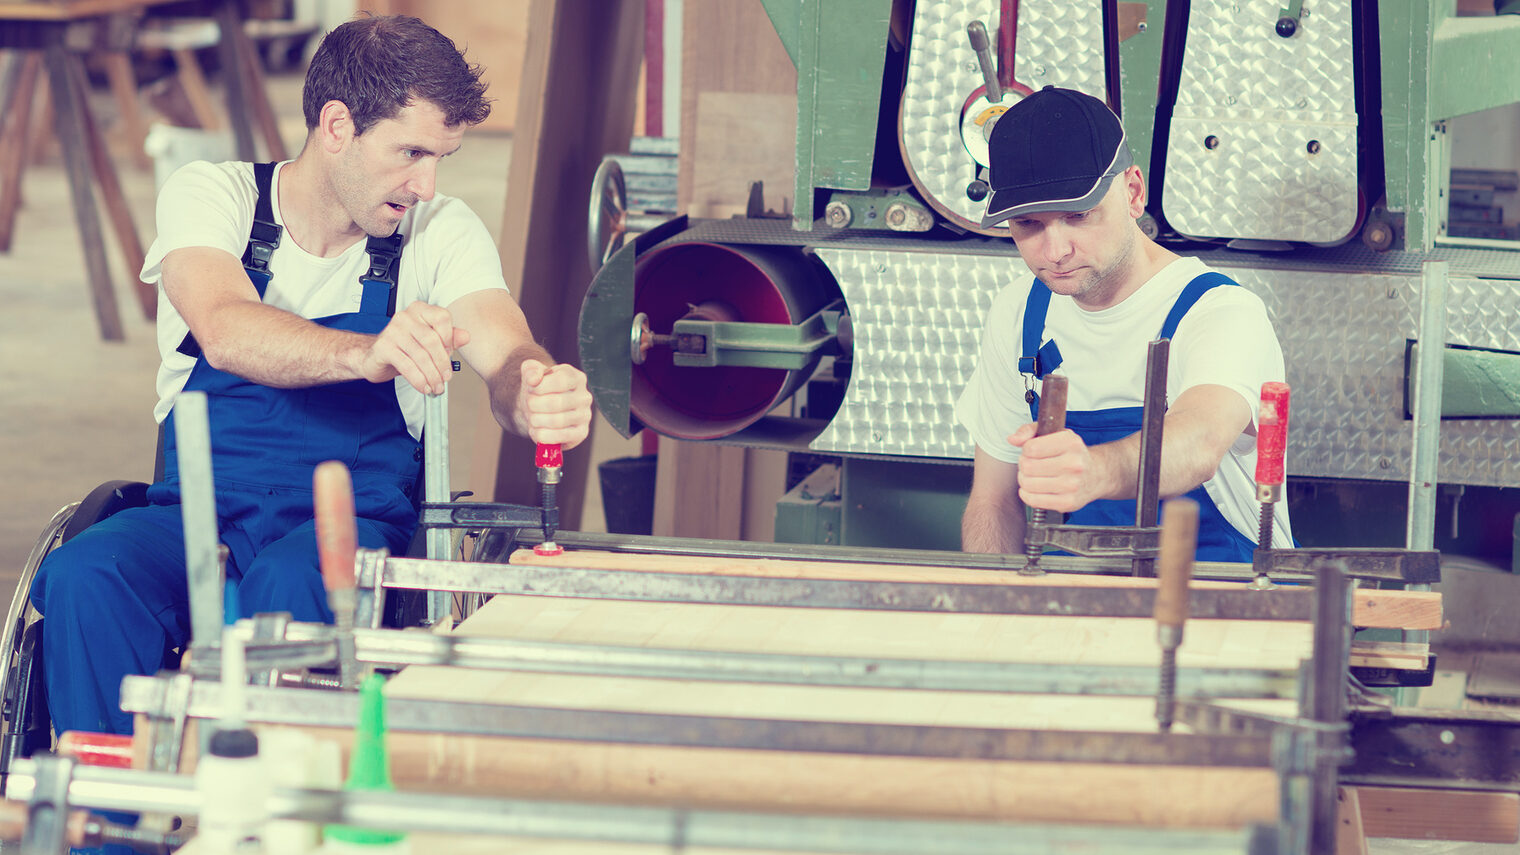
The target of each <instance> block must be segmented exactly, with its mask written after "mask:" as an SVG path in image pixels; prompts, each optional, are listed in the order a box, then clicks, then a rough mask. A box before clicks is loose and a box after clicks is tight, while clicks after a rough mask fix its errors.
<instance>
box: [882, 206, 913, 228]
mask: <svg viewBox="0 0 1520 855" xmlns="http://www.w3.org/2000/svg"><path fill="white" fill-rule="evenodd" d="M907 219H908V209H907V207H906V206H904V205H903V203H901V202H894V203H892V204H891V205H888V206H887V225H889V226H900V225H902V224H903V223H904V222H906V221H907Z"/></svg>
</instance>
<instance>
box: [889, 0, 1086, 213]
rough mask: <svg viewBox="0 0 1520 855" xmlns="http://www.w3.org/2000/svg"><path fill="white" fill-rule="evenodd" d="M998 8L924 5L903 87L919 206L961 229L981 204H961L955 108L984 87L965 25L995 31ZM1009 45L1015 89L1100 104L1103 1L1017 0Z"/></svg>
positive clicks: (965, 169) (962, 0)
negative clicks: (1086, 97)
mask: <svg viewBox="0 0 1520 855" xmlns="http://www.w3.org/2000/svg"><path fill="white" fill-rule="evenodd" d="M999 6H1000V4H999V3H998V2H997V0H953V2H952V1H951V0H946V2H928V0H924V2H920V3H919V4H918V6H917V8H916V10H915V12H914V16H913V35H912V38H911V41H910V43H909V53H908V71H907V79H906V81H905V83H904V86H903V101H902V122H901V134H902V137H901V140H900V142H901V144H902V152H903V158H904V160H905V161H906V164H907V167H908V171H909V173H910V174H911V175H912V176H913V179H914V184H915V185H916V186H917V187H918V189H919V190H920V191H921V192H922V193H923V194H924V197H925V200H926V201H928V202H929V204H930V205H932V206H933V207H934V208H935V209H936V210H937V211H939V212H940V213H941V214H942V215H944V216H946V217H948V218H949V219H950V220H951V221H953V222H955V223H957V224H958V225H961V226H975V225H976V224H978V223H980V222H981V218H982V212H983V210H984V209H985V204H984V203H983V202H973V201H971V200H970V199H969V198H967V197H966V185H967V184H969V183H970V182H971V181H972V179H974V178H975V177H976V171H975V167H976V163H975V161H973V160H972V159H971V156H970V155H969V154H967V153H966V148H965V146H964V145H963V144H962V143H961V136H960V124H961V109H962V107H963V106H964V105H965V103H966V99H967V98H968V97H969V96H970V95H971V93H972V92H973V91H974V90H975V89H976V88H977V87H978V86H981V85H982V75H981V71H980V70H979V68H978V66H977V62H976V54H975V53H973V52H972V50H971V43H970V42H969V41H968V40H967V37H966V25H967V24H969V23H971V22H972V21H974V20H981V21H982V22H983V23H985V24H986V25H987V28H988V30H989V31H993V32H995V31H996V29H997V27H998V9H999ZM1014 44H1015V51H1014V52H1015V56H1016V60H1015V64H1014V71H1015V76H1016V79H1017V80H1018V81H1019V82H1021V83H1024V84H1026V85H1028V86H1029V87H1031V88H1034V89H1038V88H1040V87H1041V86H1044V85H1046V84H1047V83H1049V84H1055V85H1058V86H1068V87H1071V88H1073V89H1080V90H1081V91H1083V92H1087V93H1089V94H1092V95H1095V96H1097V97H1099V98H1103V97H1104V94H1105V93H1104V88H1103V12H1102V2H1101V0H1023V2H1021V3H1019V29H1018V36H1017V38H1016V39H1015V42H1014Z"/></svg>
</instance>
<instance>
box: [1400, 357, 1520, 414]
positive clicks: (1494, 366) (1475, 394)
mask: <svg viewBox="0 0 1520 855" xmlns="http://www.w3.org/2000/svg"><path fill="white" fill-rule="evenodd" d="M1411 349H1412V353H1411V354H1410V355H1411V364H1414V365H1417V364H1419V360H1418V356H1419V349H1420V346H1419V345H1418V344H1415V345H1412V347H1411ZM1441 362H1442V368H1441V370H1442V373H1443V377H1442V385H1441V418H1443V419H1452V418H1480V417H1487V418H1520V353H1507V352H1503V351H1494V350H1474V349H1472V348H1460V347H1448V348H1446V352H1445V356H1444V358H1443V359H1442V360H1441ZM1406 384H1407V388H1406V392H1407V393H1408V394H1409V396H1410V397H1409V399H1410V400H1413V394H1414V377H1413V375H1411V376H1409V377H1407V378H1406Z"/></svg>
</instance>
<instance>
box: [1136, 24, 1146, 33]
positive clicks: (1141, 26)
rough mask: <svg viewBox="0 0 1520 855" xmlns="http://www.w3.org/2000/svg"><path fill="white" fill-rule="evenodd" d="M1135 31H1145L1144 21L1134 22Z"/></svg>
mask: <svg viewBox="0 0 1520 855" xmlns="http://www.w3.org/2000/svg"><path fill="white" fill-rule="evenodd" d="M1135 31H1136V32H1139V33H1143V32H1145V22H1144V21H1141V22H1140V23H1138V24H1136V25H1135Z"/></svg>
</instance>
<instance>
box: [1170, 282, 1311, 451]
mask: <svg viewBox="0 0 1520 855" xmlns="http://www.w3.org/2000/svg"><path fill="white" fill-rule="evenodd" d="M1172 347H1173V350H1172V353H1173V357H1172V358H1173V360H1175V364H1176V365H1177V366H1178V367H1179V368H1180V369H1181V371H1180V375H1179V376H1178V377H1177V379H1178V385H1177V387H1176V388H1177V392H1176V394H1178V395H1180V394H1182V392H1184V391H1186V390H1188V389H1190V388H1192V387H1194V386H1202V385H1216V386H1224V387H1226V388H1229V389H1234V390H1235V391H1236V392H1238V393H1239V394H1240V396H1241V397H1242V398H1244V399H1245V400H1246V403H1247V404H1248V405H1249V406H1250V408H1251V423H1252V424H1253V425H1254V424H1255V423H1256V410H1257V408H1258V407H1259V406H1260V404H1261V385H1262V384H1263V383H1265V382H1267V381H1269V380H1282V379H1283V378H1284V365H1283V353H1282V346H1281V345H1280V344H1279V343H1278V341H1277V334H1276V332H1275V331H1274V330H1273V329H1272V322H1271V320H1270V319H1268V317H1267V310H1266V306H1265V305H1264V304H1263V303H1262V301H1261V298H1260V297H1258V296H1256V295H1255V294H1253V293H1251V292H1250V291H1247V290H1246V289H1245V288H1242V287H1235V286H1224V287H1219V288H1215V289H1213V290H1212V291H1210V292H1209V293H1208V294H1206V295H1204V297H1203V299H1200V300H1199V301H1198V304H1197V305H1196V306H1194V307H1193V309H1192V311H1190V312H1188V313H1187V316H1186V317H1184V318H1183V319H1182V323H1180V324H1178V326H1177V334H1176V336H1175V338H1174V339H1173V340H1172Z"/></svg>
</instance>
